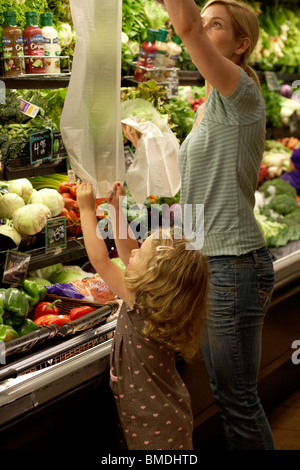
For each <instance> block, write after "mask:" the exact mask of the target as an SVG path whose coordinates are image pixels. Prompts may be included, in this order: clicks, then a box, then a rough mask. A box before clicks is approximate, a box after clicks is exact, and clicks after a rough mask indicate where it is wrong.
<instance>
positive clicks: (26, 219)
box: [12, 204, 51, 236]
mask: <svg viewBox="0 0 300 470" xmlns="http://www.w3.org/2000/svg"><path fill="white" fill-rule="evenodd" d="M50 217H51V212H50V209H48V207H46V206H44V205H43V204H26V205H25V206H24V207H21V208H20V209H17V210H16V211H15V212H14V213H13V217H12V220H13V223H14V227H15V229H16V230H18V232H20V234H21V235H22V236H24V235H35V234H36V233H38V232H40V231H41V230H42V229H43V228H44V227H45V225H46V222H47V219H49V218H50Z"/></svg>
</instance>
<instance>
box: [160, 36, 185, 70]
mask: <svg viewBox="0 0 300 470" xmlns="http://www.w3.org/2000/svg"><path fill="white" fill-rule="evenodd" d="M180 43H181V39H180V37H179V36H177V34H175V35H174V36H173V39H172V41H170V42H168V43H167V53H166V59H165V64H164V65H165V67H168V68H172V67H175V65H176V62H177V60H178V58H179V56H180V54H181V51H182V48H181V46H180ZM169 76H170V72H168V71H167V70H166V71H165V78H168V77H169Z"/></svg>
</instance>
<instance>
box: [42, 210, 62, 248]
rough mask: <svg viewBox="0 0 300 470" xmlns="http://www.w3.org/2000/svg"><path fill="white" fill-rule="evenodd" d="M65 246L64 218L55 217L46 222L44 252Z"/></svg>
mask: <svg viewBox="0 0 300 470" xmlns="http://www.w3.org/2000/svg"><path fill="white" fill-rule="evenodd" d="M66 246H67V232H66V218H65V217H56V218H54V219H49V220H47V222H46V251H50V250H56V249H57V248H64V247H66Z"/></svg>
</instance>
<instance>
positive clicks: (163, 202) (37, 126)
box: [0, 0, 300, 342]
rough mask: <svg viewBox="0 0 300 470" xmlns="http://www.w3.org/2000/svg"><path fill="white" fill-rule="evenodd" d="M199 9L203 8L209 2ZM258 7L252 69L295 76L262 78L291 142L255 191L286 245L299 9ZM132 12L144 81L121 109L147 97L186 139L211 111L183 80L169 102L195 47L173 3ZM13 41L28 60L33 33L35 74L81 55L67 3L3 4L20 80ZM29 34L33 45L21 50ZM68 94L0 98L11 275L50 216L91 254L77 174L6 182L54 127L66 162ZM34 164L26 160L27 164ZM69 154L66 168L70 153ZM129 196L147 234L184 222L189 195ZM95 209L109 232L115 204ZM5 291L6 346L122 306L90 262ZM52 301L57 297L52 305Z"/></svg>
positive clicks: (268, 232)
mask: <svg viewBox="0 0 300 470" xmlns="http://www.w3.org/2000/svg"><path fill="white" fill-rule="evenodd" d="M196 3H197V4H198V6H199V8H201V5H202V4H203V3H204V2H203V1H197V2H196ZM248 3H249V4H250V5H251V6H252V7H253V8H254V9H255V11H256V13H257V15H258V19H259V22H260V26H261V32H260V39H259V42H258V45H257V48H256V50H255V52H254V54H253V57H252V59H251V60H252V65H253V66H254V67H255V68H256V70H257V71H258V72H260V73H262V74H264V72H265V71H271V72H276V73H277V74H280V73H286V74H287V73H290V74H294V75H293V76H292V78H290V79H289V77H288V76H287V75H285V78H284V79H282V80H281V79H279V78H278V77H277V78H278V81H279V86H270V84H269V82H268V80H267V79H264V75H261V76H262V93H263V96H264V99H265V102H266V121H267V129H268V128H272V129H281V131H282V132H283V134H282V135H283V136H284V133H285V132H286V136H284V137H283V136H281V137H278V138H267V139H266V145H265V152H264V155H263V160H262V163H261V169H260V173H259V180H258V187H257V191H256V206H255V216H256V219H257V222H258V223H259V225H260V227H261V229H262V232H263V234H264V236H265V239H266V242H267V245H268V246H269V247H270V248H271V249H276V248H279V247H282V246H285V245H287V244H288V243H289V242H293V241H297V240H300V230H299V227H300V207H299V205H300V202H299V200H300V188H299V185H298V181H299V178H298V175H299V171H300V168H299V163H298V161H299V160H298V156H297V149H298V148H299V146H300V140H299V122H300V99H299V92H298V89H299V87H296V86H295V84H294V82H295V74H297V73H299V72H300V63H299V57H300V55H299V53H298V52H299V51H298V48H299V40H298V39H299V26H300V25H299V17H300V14H299V13H300V10H299V7H298V5H296V4H295V5H292V2H287V3H286V4H285V3H284V2H282V3H280V4H279V5H278V2H273V3H272V2H268V4H266V3H265V2H264V3H261V4H260V3H257V2H255V1H249V2H248ZM122 8H123V16H122V75H123V76H125V75H128V74H130V73H132V74H133V75H134V79H135V83H132V86H122V87H121V89H120V99H121V102H125V101H127V100H132V99H135V100H138V99H140V101H139V103H142V102H145V101H147V102H149V103H151V105H152V106H153V107H154V108H155V109H156V110H157V111H158V113H159V115H160V116H161V117H162V118H163V119H164V121H165V122H167V123H168V125H169V127H170V128H171V129H172V131H173V132H174V134H175V135H176V137H177V139H178V140H179V141H182V140H183V139H184V138H185V137H186V136H187V135H188V134H189V132H190V131H191V129H192V126H193V122H194V118H195V112H196V111H197V110H198V108H199V107H200V106H201V104H202V103H203V100H204V95H205V88H204V86H203V85H204V83H200V84H199V83H197V84H195V85H189V86H184V85H180V83H179V86H178V88H177V93H176V95H175V96H171V97H170V96H168V92H167V87H166V83H165V81H166V80H168V77H169V71H168V67H171V68H173V67H176V68H177V69H180V70H181V71H183V72H184V71H191V72H192V71H194V70H195V68H194V66H193V64H192V62H191V60H190V58H189V56H188V54H187V51H186V48H185V46H184V45H183V44H182V43H181V41H180V38H178V36H176V34H175V32H174V31H173V29H172V25H171V24H170V22H169V18H168V15H167V12H166V10H165V8H164V6H163V2H160V1H157V0H147V1H144V0H123V5H122ZM7 12H9V13H7ZM20 32H21V35H20ZM10 35H11V37H12V38H13V40H14V41H15V42H14V43H13V44H14V49H13V53H14V54H15V53H19V57H22V55H25V56H26V55H27V54H28V55H31V54H30V53H29V52H30V51H28V42H26V41H27V38H29V37H31V36H32V37H34V40H36V41H37V45H38V47H37V49H38V50H39V56H36V58H35V60H33V61H32V60H30V61H29V62H27V63H26V70H27V73H30V74H31V73H41V75H43V74H44V73H45V72H46V73H50V74H54V75H55V74H57V75H59V73H60V72H61V69H63V66H64V63H63V62H62V61H61V62H58V61H56V60H55V59H54V60H53V56H65V55H67V56H70V58H71V59H72V56H73V52H74V47H75V44H76V34H75V31H74V27H73V24H72V18H71V12H70V4H69V2H68V1H67V0H65V1H64V0H42V1H36V0H26V1H23V0H20V1H16V0H5V1H4V2H2V4H1V6H0V36H2V38H3V40H2V43H0V52H1V49H2V54H3V59H5V60H6V62H5V64H6V65H5V70H4V76H5V77H6V78H12V79H13V78H14V77H17V78H18V75H19V74H20V70H19V69H18V67H17V66H16V63H15V62H14V60H12V59H10V57H9V54H10V53H11V52H12V51H9V50H8V49H7V44H8V42H9V40H10ZM20 38H21V39H22V47H23V49H22V48H21V47H19V46H20V44H21V42H20V41H21V39H20ZM18 41H19V42H18ZM19 43H20V44H19ZM26 48H27V49H26ZM21 49H22V50H21ZM47 56H50V57H52V60H50V59H49V60H48V61H47ZM17 63H18V61H17ZM9 64H10V65H9ZM296 78H297V77H296ZM66 92H67V89H66V88H59V86H58V87H57V89H55V88H52V89H34V90H31V89H25V88H24V89H22V88H21V87H20V86H18V87H17V89H14V88H12V89H7V90H6V96H5V98H6V100H5V104H3V103H1V102H0V162H1V168H0V171H2V176H1V178H0V241H1V249H0V254H2V261H1V262H2V268H3V269H4V259H5V253H6V252H7V251H10V250H13V251H15V252H18V251H20V252H25V253H28V254H31V255H32V258H33V259H34V256H35V248H36V245H35V243H36V236H37V235H42V236H43V237H44V236H45V226H46V224H47V221H49V220H52V219H54V220H55V219H56V218H62V217H65V221H66V239H67V246H66V249H68V246H69V245H68V244H69V243H70V242H74V243H75V244H77V245H78V247H79V246H80V247H82V246H83V239H82V231H81V225H80V212H79V208H78V204H77V201H76V183H75V181H74V177H73V178H70V177H69V176H68V173H67V171H66V172H63V173H56V172H54V173H53V172H52V174H49V175H47V174H45V173H41V174H39V173H38V169H39V165H41V162H38V165H37V167H36V168H37V171H36V172H35V175H34V176H32V177H28V178H26V177H16V178H14V177H13V173H9V175H10V176H9V178H8V179H6V178H5V175H6V172H5V168H6V166H7V165H8V164H9V165H12V164H13V165H16V166H15V168H18V165H24V164H25V165H27V166H30V165H31V163H30V160H29V143H30V139H31V136H32V135H33V134H34V133H36V132H42V131H44V130H47V129H48V130H50V131H51V133H52V134H51V135H53V142H52V146H53V147H52V148H53V156H52V158H51V159H50V160H49V161H50V162H55V161H56V160H60V159H61V153H60V148H61V144H62V142H61V140H60V138H59V131H60V116H61V114H62V110H63V106H64V101H65V98H66ZM136 113H137V116H138V118H139V119H141V120H146V121H147V120H151V119H152V118H151V116H150V115H149V112H148V110H147V108H146V107H145V106H144V107H143V106H142V105H140V106H139V108H138V109H136ZM55 135H56V136H57V137H54V136H55ZM124 144H125V148H127V149H130V151H131V153H132V154H134V149H132V148H131V147H130V144H129V143H128V142H126V141H124ZM24 157H25V158H27V160H26V163H24ZM64 158H66V160H67V155H64ZM21 168H25V167H22V166H21ZM40 168H42V165H41V166H40ZM73 176H74V175H73ZM125 187H126V183H125ZM216 189H217V188H216ZM126 192H127V194H126V195H127V198H126V205H124V207H123V209H124V210H125V212H126V214H127V219H128V221H129V222H131V223H135V224H136V225H140V226H143V227H145V228H146V229H147V228H150V227H149V220H150V216H151V212H152V213H153V212H154V211H157V212H158V213H159V220H163V219H164V217H166V218H170V214H171V213H173V214H175V213H176V211H177V210H178V208H179V202H180V191H179V192H178V194H176V196H175V197H173V198H158V197H157V196H156V195H151V196H149V197H148V198H147V199H146V200H145V203H144V207H143V208H141V207H139V206H138V205H136V204H135V201H134V199H133V197H132V195H131V194H130V192H129V190H128V188H127V187H126ZM95 210H96V213H97V216H98V219H99V227H101V229H104V230H106V231H109V230H111V226H110V222H109V217H108V216H109V205H108V204H107V201H105V200H102V201H97V204H96V207H95ZM170 220H172V217H171V219H170ZM110 238H112V237H110ZM28 239H29V240H30V242H29V244H28V243H27V241H28ZM25 240H26V244H25V243H24V241H25ZM44 245H45V243H44V244H43V242H42V245H39V247H40V246H42V249H43V248H45V246H44ZM113 248H114V247H113V246H110V247H109V249H112V251H111V257H112V259H113V260H114V262H116V263H117V264H118V265H119V266H120V267H122V268H124V265H123V264H122V262H121V260H120V259H119V258H118V254H117V253H116V250H113ZM63 250H64V248H63V249H62V251H63ZM39 253H40V252H39ZM45 264H46V266H45ZM0 295H1V298H0V339H1V338H4V339H2V341H5V342H8V341H11V340H13V339H15V338H17V337H20V336H23V335H25V334H28V333H31V332H34V331H37V329H39V328H41V327H42V326H45V325H51V324H56V325H58V326H62V325H63V324H64V322H70V321H73V320H76V319H79V318H81V317H82V316H84V315H86V314H88V313H91V312H93V311H94V309H95V306H97V305H101V304H105V303H106V302H107V301H114V300H115V299H116V298H115V296H114V295H113V294H112V293H111V292H109V290H107V286H105V284H104V283H103V281H102V280H101V278H99V276H98V275H97V273H95V271H94V270H93V267H92V266H90V267H89V270H88V271H85V269H84V268H83V267H81V266H80V265H77V264H76V262H75V263H74V262H70V261H69V262H68V263H66V264H65V263H64V264H63V263H61V262H60V258H59V257H56V258H55V260H54V261H52V262H51V256H49V255H48V261H47V262H46V263H45V262H44V264H43V266H42V267H41V268H39V269H34V270H30V267H29V269H28V272H27V275H26V276H25V278H24V279H23V280H22V281H19V282H18V285H17V286H15V285H14V286H11V287H7V285H5V287H4V288H3V289H2V290H1V293H0ZM49 295H50V296H51V295H54V297H53V298H49ZM56 297H58V298H56ZM66 298H68V299H81V301H82V302H83V301H84V300H85V301H86V302H87V305H84V304H80V305H76V306H74V307H73V308H69V309H68V310H67V311H66V308H65V300H66ZM82 299H83V300H82Z"/></svg>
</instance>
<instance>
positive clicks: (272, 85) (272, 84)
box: [265, 72, 280, 91]
mask: <svg viewBox="0 0 300 470" xmlns="http://www.w3.org/2000/svg"><path fill="white" fill-rule="evenodd" d="M265 79H266V82H267V87H268V89H269V90H270V91H278V90H280V83H279V81H278V78H277V76H276V74H275V73H274V72H265Z"/></svg>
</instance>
